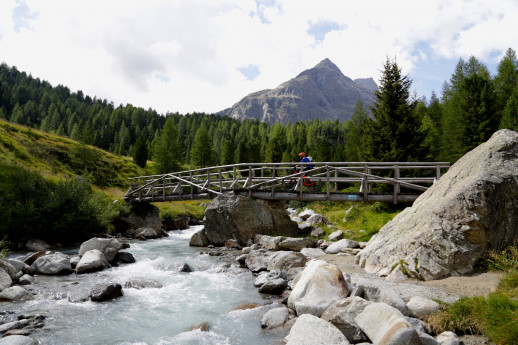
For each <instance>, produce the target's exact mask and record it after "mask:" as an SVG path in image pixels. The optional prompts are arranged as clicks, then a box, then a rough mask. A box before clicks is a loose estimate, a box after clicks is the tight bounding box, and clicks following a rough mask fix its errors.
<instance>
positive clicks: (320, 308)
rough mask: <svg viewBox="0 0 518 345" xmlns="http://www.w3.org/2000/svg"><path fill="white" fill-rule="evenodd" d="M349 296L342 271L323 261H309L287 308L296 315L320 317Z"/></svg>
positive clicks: (289, 299)
mask: <svg viewBox="0 0 518 345" xmlns="http://www.w3.org/2000/svg"><path fill="white" fill-rule="evenodd" d="M348 295H349V290H348V287H347V283H346V282H345V279H344V276H343V274H342V271H340V269H339V268H338V267H337V266H336V265H333V264H329V263H327V262H325V261H323V260H313V261H310V262H309V263H308V264H307V266H306V268H305V269H304V271H303V272H302V274H301V276H300V279H299V280H298V281H297V283H296V284H295V287H294V288H293V291H292V292H291V294H290V297H289V298H288V307H290V308H292V309H294V310H295V311H296V312H297V315H302V314H306V313H307V314H312V315H315V316H317V317H320V316H321V315H322V313H323V312H324V311H325V310H326V309H327V308H328V307H329V306H330V305H331V304H332V303H333V302H334V301H336V300H338V299H341V298H345V297H347V296H348Z"/></svg>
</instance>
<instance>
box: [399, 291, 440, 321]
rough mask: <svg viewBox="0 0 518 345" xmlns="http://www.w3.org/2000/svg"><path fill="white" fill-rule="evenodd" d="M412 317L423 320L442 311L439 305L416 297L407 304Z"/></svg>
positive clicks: (427, 299)
mask: <svg viewBox="0 0 518 345" xmlns="http://www.w3.org/2000/svg"><path fill="white" fill-rule="evenodd" d="M407 307H408V310H409V312H410V316H413V317H417V318H419V319H422V318H424V317H426V316H428V315H431V314H433V313H436V312H438V311H439V310H440V309H441V306H440V304H439V303H437V302H435V301H432V300H431V299H429V298H425V297H420V296H415V297H412V298H411V299H410V301H408V302H407Z"/></svg>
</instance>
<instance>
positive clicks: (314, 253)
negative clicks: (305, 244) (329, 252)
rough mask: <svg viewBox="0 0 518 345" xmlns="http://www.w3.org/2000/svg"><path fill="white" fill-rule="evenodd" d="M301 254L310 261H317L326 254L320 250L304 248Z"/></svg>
mask: <svg viewBox="0 0 518 345" xmlns="http://www.w3.org/2000/svg"><path fill="white" fill-rule="evenodd" d="M300 253H301V254H302V255H304V256H305V257H307V258H308V259H317V258H319V257H321V256H322V255H326V253H325V252H324V251H323V250H322V249H320V248H303V249H302V250H301V251H300Z"/></svg>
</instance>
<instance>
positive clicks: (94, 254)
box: [76, 249, 111, 274]
mask: <svg viewBox="0 0 518 345" xmlns="http://www.w3.org/2000/svg"><path fill="white" fill-rule="evenodd" d="M110 267H111V265H110V263H109V262H108V260H106V257H105V256H104V254H103V253H101V251H99V250H98V249H92V250H89V251H87V252H86V253H85V254H84V255H83V256H82V257H81V260H79V262H78V264H77V266H76V273H77V274H82V273H92V272H97V271H102V270H104V269H105V268H110Z"/></svg>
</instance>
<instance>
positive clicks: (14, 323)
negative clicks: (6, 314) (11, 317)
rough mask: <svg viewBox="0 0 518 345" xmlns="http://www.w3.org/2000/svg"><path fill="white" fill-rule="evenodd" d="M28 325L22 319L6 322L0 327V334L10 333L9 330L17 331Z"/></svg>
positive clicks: (27, 322)
mask: <svg viewBox="0 0 518 345" xmlns="http://www.w3.org/2000/svg"><path fill="white" fill-rule="evenodd" d="M28 324H29V320H27V319H22V320H16V321H12V322H7V323H4V324H1V325H0V333H1V334H3V333H5V332H7V331H10V330H11V329H19V328H23V327H25V326H27V325H28Z"/></svg>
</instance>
